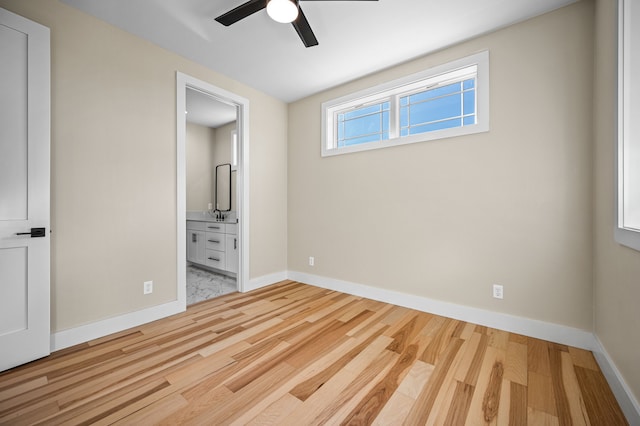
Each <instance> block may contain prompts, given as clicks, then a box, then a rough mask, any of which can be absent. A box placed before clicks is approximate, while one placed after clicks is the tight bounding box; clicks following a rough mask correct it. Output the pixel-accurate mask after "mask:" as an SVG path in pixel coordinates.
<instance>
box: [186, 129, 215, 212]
mask: <svg viewBox="0 0 640 426" xmlns="http://www.w3.org/2000/svg"><path fill="white" fill-rule="evenodd" d="M186 151H187V152H186V155H187V211H194V212H202V211H205V210H207V207H208V204H209V203H213V190H214V187H213V174H214V168H215V161H216V160H215V157H216V154H215V152H216V129H212V128H210V127H205V126H201V125H199V124H194V123H189V122H187V134H186Z"/></svg>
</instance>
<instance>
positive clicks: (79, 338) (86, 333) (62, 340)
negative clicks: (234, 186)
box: [51, 271, 287, 352]
mask: <svg viewBox="0 0 640 426" xmlns="http://www.w3.org/2000/svg"><path fill="white" fill-rule="evenodd" d="M286 279H287V271H281V272H277V273H274V274H269V275H264V276H262V277H258V278H253V279H251V280H250V281H249V285H248V288H245V289H243V291H244V292H247V291H251V290H257V289H259V288H262V287H266V286H268V285H271V284H275V283H277V282H279V281H283V280H286ZM185 309H186V304H185V302H184V301H183V302H179V301H175V302H170V303H166V304H163V305H158V306H152V307H150V308H147V309H142V310H140V311H136V312H131V313H129V314H124V315H120V316H117V317H113V318H108V319H105V320H101V321H96V322H93V323H91V324H86V325H82V326H80V327H75V328H71V329H68V330H63V331H58V332H56V333H53V334H52V335H51V351H52V352H54V351H59V350H60V349H64V348H68V347H71V346H74V345H78V344H80V343H85V342H88V341H90V340H94V339H99V338H101V337H104V336H108V335H109V334H113V333H118V332H120V331H123V330H127V329H129V328H132V327H137V326H140V325H142V324H146V323H149V322H151V321H156V320H159V319H162V318H166V317H168V316H171V315H175V314H178V313H180V312H184V311H185Z"/></svg>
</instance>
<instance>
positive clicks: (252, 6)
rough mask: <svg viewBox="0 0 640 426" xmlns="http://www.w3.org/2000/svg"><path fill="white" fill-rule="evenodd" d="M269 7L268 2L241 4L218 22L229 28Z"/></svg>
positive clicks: (217, 19)
mask: <svg viewBox="0 0 640 426" xmlns="http://www.w3.org/2000/svg"><path fill="white" fill-rule="evenodd" d="M265 7H267V0H249V1H248V2H246V3H243V4H241V5H240V6H238V7H236V8H235V9H232V10H230V11H228V12H227V13H223V14H222V15H220V16H218V17H217V18H216V21H218V22H220V23H221V24H222V25H224V26H226V27H228V26H229V25H231V24H235V23H236V22H238V21H239V20H241V19H244V18H246V17H247V16H250V15H253V14H254V13H256V12H258V11H260V10H262V9H264V8H265Z"/></svg>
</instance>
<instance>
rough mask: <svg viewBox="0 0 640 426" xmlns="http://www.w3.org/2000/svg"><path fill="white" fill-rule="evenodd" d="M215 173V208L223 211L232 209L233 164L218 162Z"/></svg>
mask: <svg viewBox="0 0 640 426" xmlns="http://www.w3.org/2000/svg"><path fill="white" fill-rule="evenodd" d="M214 175H215V182H214V184H213V187H214V188H215V189H214V196H213V199H214V200H215V208H216V209H217V210H220V211H221V212H228V211H231V164H229V163H224V164H218V165H217V166H216V170H215V173H214Z"/></svg>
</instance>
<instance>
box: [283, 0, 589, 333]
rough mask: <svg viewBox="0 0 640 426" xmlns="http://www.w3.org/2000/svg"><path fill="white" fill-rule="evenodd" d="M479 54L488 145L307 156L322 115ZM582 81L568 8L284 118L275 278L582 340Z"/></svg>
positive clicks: (576, 10)
mask: <svg viewBox="0 0 640 426" xmlns="http://www.w3.org/2000/svg"><path fill="white" fill-rule="evenodd" d="M483 49H489V51H490V67H491V82H490V84H491V131H490V132H488V133H483V134H477V135H472V136H465V137H458V138H451V139H446V140H440V141H435V142H425V143H417V144H412V145H404V146H398V147H393V148H387V149H379V150H373V151H366V152H361V153H355V154H348V155H341V156H335V157H328V158H321V157H320V108H321V107H320V105H321V103H322V102H324V101H327V100H330V99H334V98H337V97H339V96H342V95H345V94H347V93H351V92H355V91H357V90H360V89H363V88H366V87H370V86H373V85H375V84H379V83H382V82H386V81H389V80H392V79H394V78H398V77H401V76H405V75H408V74H411V73H414V72H417V71H420V70H423V69H426V68H429V67H431V66H434V65H438V64H442V63H445V62H447V61H450V60H454V59H458V58H461V57H464V56H466V55H469V54H472V53H475V52H477V51H480V50H483ZM592 67H593V3H592V2H590V1H582V2H578V3H576V4H574V5H572V6H569V7H566V8H563V9H560V10H558V11H555V12H553V13H550V14H547V15H543V16H541V17H538V18H535V19H532V20H529V21H526V22H523V23H520V24H517V25H514V26H511V27H509V28H506V29H503V30H501V31H497V32H495V33H492V34H489V35H486V36H483V37H479V38H476V39H474V40H471V41H469V42H466V43H463V44H461V45H458V46H455V47H452V48H449V49H445V50H443V51H441V52H439V53H436V54H433V55H429V56H426V57H424V58H421V59H417V60H413V61H410V62H408V63H406V64H403V65H400V66H397V67H394V68H391V69H389V70H387V71H384V72H381V73H377V74H374V75H372V76H369V77H366V78H363V79H360V80H357V81H355V82H352V83H350V84H347V85H345V86H342V87H337V88H334V89H331V90H329V91H326V92H324V93H320V94H318V95H315V96H312V97H309V98H306V99H303V100H300V101H298V102H296V103H293V104H291V105H290V106H289V160H288V164H289V207H288V209H289V238H288V242H289V250H288V259H289V263H288V265H289V270H293V271H301V272H306V273H312V274H317V275H320V276H324V277H330V278H336V279H341V280H346V281H350V282H355V283H361V284H366V285H370V286H375V287H380V288H385V289H389V290H395V291H399V292H405V293H408V294H412V295H418V296H423V297H428V298H433V299H439V300H443V301H448V302H453V303H457V304H461V305H468V306H474V307H478V308H483V309H490V310H493V311H498V312H504V313H509V314H514V315H518V316H523V317H528V318H534V319H538V320H542V321H549V322H553V323H558V324H564V325H567V326H572V327H578V328H581V329H585V330H591V329H592V321H593V309H592V305H593V299H592V269H591V254H592V253H591V247H592V228H591V220H592V217H591V205H592V204H591V203H592V197H591V170H592V136H591V117H592V115H591V113H592V110H591V104H592V97H591V89H592V72H591V69H592ZM308 256H315V264H316V266H314V267H310V266H308V264H307V259H308ZM493 283H499V284H502V285H504V294H505V297H504V300H501V301H500V300H496V299H493V298H492V297H491V286H492V284H493Z"/></svg>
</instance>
